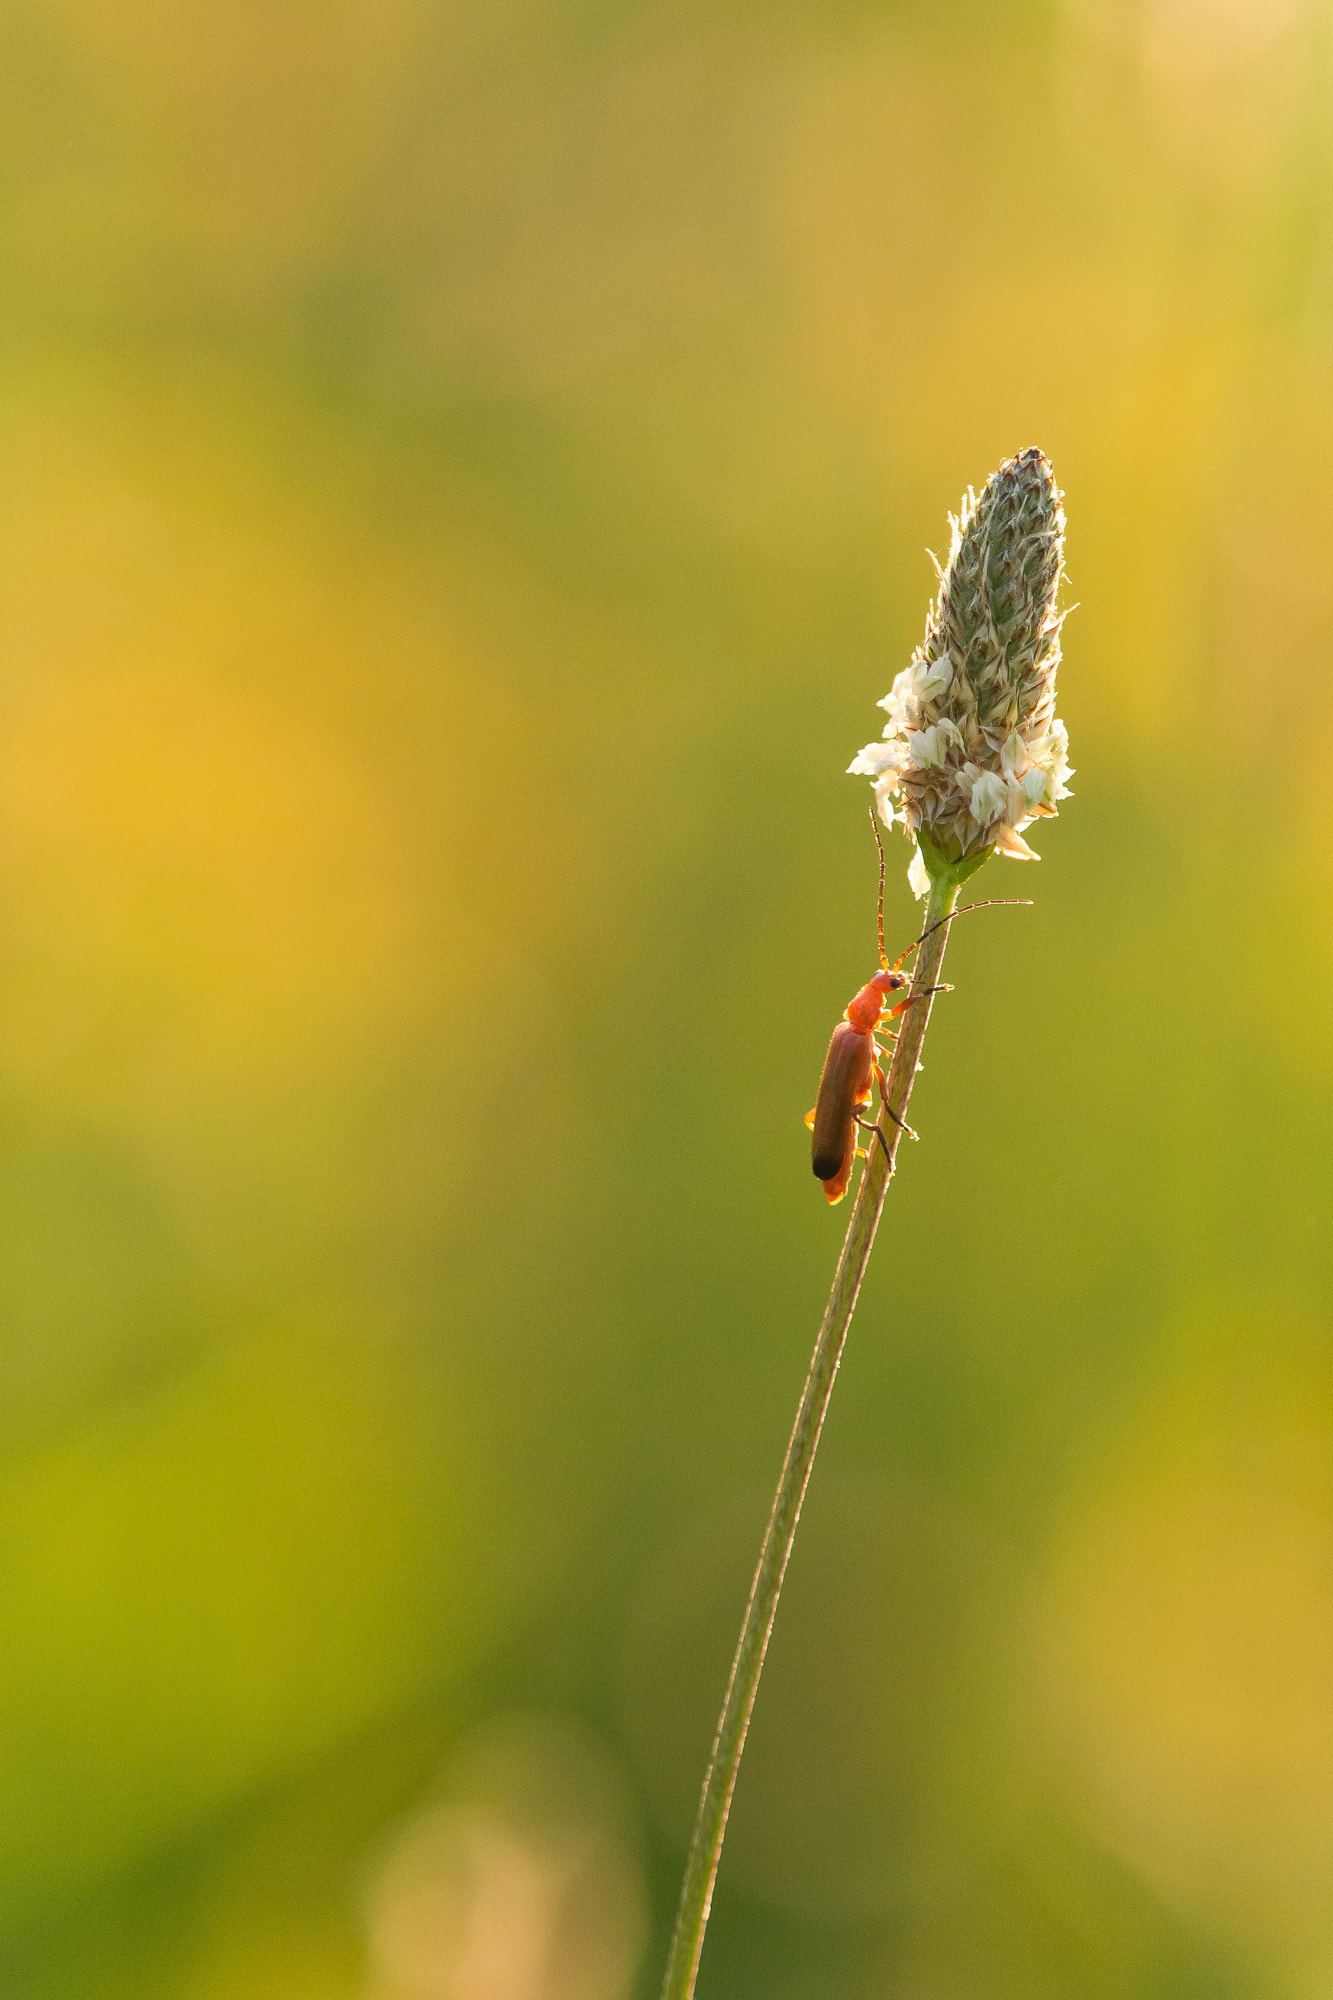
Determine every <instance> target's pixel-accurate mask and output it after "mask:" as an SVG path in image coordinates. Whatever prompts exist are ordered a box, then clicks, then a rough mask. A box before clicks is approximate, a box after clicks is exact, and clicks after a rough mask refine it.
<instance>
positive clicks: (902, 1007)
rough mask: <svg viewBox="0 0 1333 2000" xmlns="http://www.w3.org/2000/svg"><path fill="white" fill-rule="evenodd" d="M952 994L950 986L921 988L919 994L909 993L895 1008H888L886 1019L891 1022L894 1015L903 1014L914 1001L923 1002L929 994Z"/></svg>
mask: <svg viewBox="0 0 1333 2000" xmlns="http://www.w3.org/2000/svg"><path fill="white" fill-rule="evenodd" d="M952 992H953V988H952V986H949V985H943V986H923V987H922V989H921V991H920V992H919V993H909V994H908V996H907V998H906V999H905V1000H900V1001H899V1002H898V1005H897V1006H896V1007H890V1009H889V1013H888V1018H889V1020H893V1018H894V1016H895V1015H897V1014H905V1013H906V1012H907V1010H908V1008H909V1007H910V1006H911V1004H912V1002H913V1001H914V1000H924V999H925V998H926V996H927V995H928V994H930V993H952Z"/></svg>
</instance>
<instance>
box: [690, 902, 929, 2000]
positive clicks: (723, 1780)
mask: <svg viewBox="0 0 1333 2000" xmlns="http://www.w3.org/2000/svg"><path fill="white" fill-rule="evenodd" d="M957 900H958V886H957V883H956V882H950V881H947V880H946V879H939V880H936V881H934V882H933V883H932V885H931V891H930V900H929V903H928V905H927V909H926V915H925V919H924V922H923V925H922V928H923V930H927V931H929V930H930V926H931V925H932V924H938V925H939V929H938V930H934V931H930V934H929V936H927V937H926V938H925V940H924V942H923V943H922V945H921V948H920V950H919V952H918V953H917V960H916V968H915V971H914V972H913V975H912V989H911V990H912V992H913V993H914V994H917V993H920V994H923V995H924V997H923V998H921V999H919V1000H917V1001H915V1002H914V1004H913V1005H912V1006H910V1007H908V1009H907V1010H906V1012H905V1013H904V1014H903V1015H902V1016H901V1017H900V1020H901V1027H900V1030H899V1034H898V1041H897V1046H896V1047H895V1049H894V1053H893V1060H892V1062H891V1064H890V1065H889V1073H888V1093H887V1095H888V1103H889V1106H890V1108H891V1109H892V1111H893V1112H895V1113H896V1115H897V1117H898V1118H900V1119H904V1118H905V1117H906V1113H907V1103H908V1099H909V1098H910V1097H911V1094H912V1085H913V1083H914V1081H915V1079H916V1071H917V1064H918V1062H919V1061H920V1058H921V1045H922V1043H923V1042H924V1040H925V1036H926V1027H927V1024H928V1022H929V1019H930V1009H931V1004H932V997H933V996H932V995H931V994H930V993H929V992H928V991H927V989H928V988H930V987H932V986H935V985H936V984H937V983H938V981H939V974H940V966H941V964H942V962H943V959H944V947H945V945H946V944H947V942H948V938H949V931H950V928H951V926H950V925H949V924H948V923H946V922H945V921H944V919H945V918H947V917H948V916H950V915H951V914H952V911H953V908H954V905H955V903H956V902H957ZM878 1129H879V1131H880V1132H882V1133H883V1135H884V1144H883V1145H881V1144H880V1142H879V1140H878V1139H873V1140H872V1141H871V1145H870V1156H869V1158H868V1160H867V1161H866V1166H865V1171H864V1173H863V1174H862V1176H861V1185H860V1188H859V1190H858V1192H857V1196H856V1201H855V1204H854V1206H853V1208H852V1214H851V1220H850V1221H849V1223H848V1225H847V1235H846V1238H845V1239H844V1242H843V1246H842V1254H841V1256H840V1257H839V1259H838V1268H837V1271H836V1272H835V1273H834V1278H833V1289H832V1291H831V1292H830V1293H829V1302H828V1305H827V1306H826V1308H825V1310H824V1318H823V1323H822V1324H821V1326H820V1329H819V1337H818V1339H817V1340H816V1341H815V1350H814V1353H813V1355H812V1356H811V1360H810V1368H809V1372H808V1374H807V1375H806V1378H805V1387H804V1389H803V1390H802V1391H801V1401H800V1407H799V1408H798V1410H797V1412H796V1422H795V1424H794V1425H793V1427H792V1434H791V1440H790V1442H789V1444H788V1446H787V1456H786V1459H785V1461H784V1462H783V1467H782V1477H781V1479H780V1480H779V1481H778V1490H777V1492H776V1494H775V1495H774V1498H773V1510H772V1512H771V1514H770V1515H769V1517H768V1527H767V1529H766V1530H765V1533H764V1542H763V1547H762V1549H761V1550H760V1553H759V1566H758V1568H757V1569H756V1570H755V1573H754V1582H753V1583H752V1584H751V1586H750V1601H749V1603H748V1604H747V1606H746V1608H745V1622H744V1624H743V1625H742V1627H741V1636H740V1641H739V1643H738V1645H737V1647H736V1656H735V1658H734V1660H733V1661H732V1665H731V1677H730V1679H729V1680H728V1682H727V1693H726V1699H725V1700H724V1702H723V1704H722V1714H721V1717H720V1719H719V1721H718V1725H717V1735H716V1737H715V1738H714V1741H713V1754H712V1756H711V1757H710V1759H709V1763H708V1774H707V1776H706V1777H705V1779H704V1787H703V1795H702V1797H701V1798H700V1801H699V1812H698V1816H697V1818H696V1820H695V1823H694V1834H693V1838H692V1839H691V1842H690V1854H689V1860H688V1862H687V1864H686V1868H685V1881H684V1885H683V1887H682V1889H681V1895H680V1907H679V1910H678V1911H677V1915H676V1928H675V1931H674V1933H673V1935H672V1939H671V1951H670V1955H669V1957H668V1959H667V1968H666V1978H665V1981H664V1983H663V1987H662V2000H692V1995H693V1993H694V1982H695V1979H696V1977H697V1975H698V1971H699V1957H700V1953H701V1952H702V1950H703V1942H704V1931H705V1929H706V1928H707V1925H708V1912H709V1908H710V1906H711V1904H712V1900H713V1884H714V1882H715V1881H716V1879H717V1866H718V1861H719V1859H720V1857H721V1854H722V1842H723V1839H724V1837H725V1835H726V1830H727V1814H728V1813H729V1811H730V1810H731V1797H732V1793H733V1792H734V1790H735V1788H736V1773H737V1771H738V1770H739V1768H740V1761H741V1752H742V1751H743V1750H744V1748H745V1733H746V1731H747V1729H748V1728H749V1726H750V1713H751V1710H752V1709H753V1708H754V1699H755V1695H756V1694H757V1692H758V1689H759V1676H760V1674H761V1673H762V1671H763V1666H764V1654H765V1651H766V1650H767V1647H768V1637H769V1633H770V1632H771V1631H772V1629H773V1618H774V1614H775V1613H776V1611H777V1608H778V1597H779V1594H780V1593H781V1590H782V1579H783V1577H784V1576H785V1574H786V1570H787V1559H788V1557H789V1556H790V1554H791V1549H792V1543H793V1541H794V1540H795V1537H796V1524H797V1522H798V1521H799V1519H800V1516H801V1504H802V1502H803V1501H804V1499H805V1489H806V1487H807V1485H808V1484H809V1481H810V1472H811V1468H812V1467H813V1465H814V1462H815V1452H816V1450H817V1448H818V1445H819V1433H820V1431H821V1429H822V1428H823V1423H824V1417H825V1413H826V1412H827V1410H828V1406H829V1398H830V1396H831V1395H832V1394H833V1381H834V1377H835V1376H836V1375H837V1372H838V1363H839V1361H840V1360H841V1359H842V1350H843V1343H844V1342H845V1340H846V1338H847V1329H848V1327H849V1326H850V1324H851V1318H852V1312H853V1310H854V1308H855V1306H856V1298H857V1293H858V1292H859V1291H860V1289H861V1280H862V1278H863V1277H864V1275H865V1268H866V1265H867V1263H868V1262H869V1260H870V1250H871V1246H872V1244H873V1243H874V1240H875V1231H876V1229H877V1228H878V1226H879V1217H880V1211H881V1209H882V1208H883V1206H884V1197H885V1195H886V1194H887V1193H888V1191H889V1181H890V1180H891V1178H892V1176H893V1168H894V1161H895V1159H896V1157H897V1152H898V1146H899V1142H900V1140H901V1138H902V1130H901V1127H900V1126H899V1125H897V1124H896V1123H895V1122H894V1120H893V1119H892V1118H890V1117H889V1115H888V1112H887V1111H886V1110H885V1108H884V1106H883V1105H881V1106H880V1111H879V1119H878Z"/></svg>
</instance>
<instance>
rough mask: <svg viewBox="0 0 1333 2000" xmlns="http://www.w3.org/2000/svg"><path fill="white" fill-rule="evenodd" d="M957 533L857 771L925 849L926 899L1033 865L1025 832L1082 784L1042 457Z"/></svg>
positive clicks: (962, 518)
mask: <svg viewBox="0 0 1333 2000" xmlns="http://www.w3.org/2000/svg"><path fill="white" fill-rule="evenodd" d="M949 525H950V528H951V530H952V541H951V546H950V549H949V560H948V563H947V565H946V566H945V569H944V571H943V572H942V574H941V576H940V589H939V595H938V597H937V598H936V600H935V602H934V604H933V605H932V606H931V608H930V612H929V615H928V616H927V619H926V630H925V636H924V638H923V639H922V641H921V644H920V645H919V646H918V647H917V650H916V652H915V654H914V655H913V657H912V660H911V663H910V665H908V666H907V667H905V668H904V669H903V671H902V672H901V673H900V674H899V675H898V678H897V679H896V680H895V681H894V683H893V686H892V688H891V689H890V690H889V693H888V694H887V695H885V697H884V699H883V701H881V702H880V704H879V706H880V707H881V708H882V709H883V710H884V711H885V714H886V716H887V721H886V723H885V726H884V734H883V738H882V739H881V741H880V742H878V743H868V744H867V745H866V747H865V749H864V750H862V751H861V752H860V753H859V755H858V756H857V757H856V758H855V759H854V760H853V762H852V763H851V764H850V765H849V766H848V769H849V771H851V772H852V773H854V774H855V775H857V776H860V777H868V778H870V779H872V780H873V781H874V786H875V800H876V803H877V805H878V807H879V811H880V816H881V817H882V818H883V819H884V820H885V822H886V823H888V824H892V823H893V822H894V821H895V820H896V821H898V822H899V823H900V824H901V825H902V826H903V827H904V828H905V829H906V831H907V833H908V834H909V836H910V837H911V838H913V839H914V840H915V841H916V842H917V852H916V855H915V856H914V857H913V861H912V866H911V868H910V870H909V873H908V880H909V881H910V883H911V885H912V887H913V889H914V890H915V891H916V893H917V895H919V896H921V895H924V894H925V893H926V890H927V888H928V886H929V880H930V874H931V872H939V870H941V869H944V868H951V869H952V868H959V867H960V866H964V864H966V865H965V866H964V872H965V873H967V874H970V873H971V872H972V869H973V868H975V867H979V866H980V865H981V863H982V862H983V861H984V860H986V859H987V858H988V857H989V856H990V855H991V854H1008V855H1010V856H1012V857H1013V858H1014V859H1015V860H1020V861H1035V860H1036V859H1037V856H1036V854H1035V853H1034V852H1033V850H1032V849H1031V848H1030V847H1029V846H1028V843H1027V842H1026V840H1024V838H1023V829H1024V828H1025V827H1026V826H1028V825H1030V824H1031V822H1032V821H1033V820H1034V819H1050V818H1054V817H1055V814H1056V808H1057V802H1058V801H1059V800H1061V799H1065V798H1068V797H1069V796H1070V792H1069V782H1068V781H1069V779H1070V778H1071V777H1072V775H1073V773H1072V771H1071V769H1070V764H1069V737H1068V733H1067V732H1066V730H1065V726H1064V724H1063V723H1062V722H1060V721H1059V720H1058V719H1057V717H1056V714H1055V675H1056V669H1057V667H1058V666H1059V663H1060V628H1061V626H1062V624H1063V623H1064V617H1065V614H1064V613H1061V612H1057V610H1056V598H1057V596H1058V594H1059V589H1060V580H1061V577H1062V575H1063V573H1064V537H1065V515H1064V507H1063V505H1062V504H1061V494H1060V489H1059V487H1058V486H1057V485H1056V483H1055V475H1054V474H1053V472H1052V471H1051V467H1050V463H1049V461H1048V460H1047V458H1046V457H1045V455H1044V454H1043V453H1042V452H1040V451H1038V450H1037V448H1036V446H1035V445H1034V446H1032V447H1030V448H1029V449H1028V450H1027V451H1023V452H1020V453H1019V454H1018V456H1017V457H1016V458H1011V459H1007V460H1006V461H1005V463H1004V464H1003V465H1002V466H1000V467H999V469H998V470H997V471H995V472H993V473H992V474H991V476H990V478H989V479H988V480H987V481H986V484H985V485H984V486H983V487H982V489H981V492H980V494H979V495H978V494H976V493H974V492H973V491H972V489H971V487H969V488H968V490H967V493H966V495H965V496H964V499H963V504H962V507H961V509H960V510H959V513H958V515H957V517H955V516H954V515H952V514H951V515H950V516H949ZM937 567H938V566H937ZM930 864H934V868H933V871H932V868H931V866H930Z"/></svg>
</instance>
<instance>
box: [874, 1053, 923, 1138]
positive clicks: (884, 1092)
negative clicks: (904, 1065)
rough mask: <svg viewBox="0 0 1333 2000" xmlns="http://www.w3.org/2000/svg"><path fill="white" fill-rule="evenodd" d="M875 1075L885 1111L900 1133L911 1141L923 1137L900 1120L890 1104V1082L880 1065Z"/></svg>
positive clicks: (877, 1066)
mask: <svg viewBox="0 0 1333 2000" xmlns="http://www.w3.org/2000/svg"><path fill="white" fill-rule="evenodd" d="M875 1075H876V1076H877V1077H878V1078H879V1100H880V1103H881V1104H882V1105H883V1106H884V1109H885V1110H886V1111H887V1112H888V1114H889V1116H890V1118H892V1120H893V1122H894V1124H895V1125H896V1126H897V1127H898V1130H899V1131H900V1132H906V1134H907V1136H908V1138H909V1139H919V1138H920V1137H921V1134H920V1133H919V1132H914V1131H913V1130H912V1128H911V1126H910V1125H909V1124H908V1122H907V1120H906V1119H905V1118H900V1117H899V1116H898V1114H897V1112H896V1111H895V1110H894V1108H893V1106H892V1105H891V1104H890V1103H889V1080H888V1078H887V1077H886V1076H885V1074H884V1072H883V1070H882V1069H881V1068H880V1066H879V1064H878V1063H876V1064H875ZM882 1136H883V1135H882V1134H881V1137H882ZM886 1150H887V1149H886Z"/></svg>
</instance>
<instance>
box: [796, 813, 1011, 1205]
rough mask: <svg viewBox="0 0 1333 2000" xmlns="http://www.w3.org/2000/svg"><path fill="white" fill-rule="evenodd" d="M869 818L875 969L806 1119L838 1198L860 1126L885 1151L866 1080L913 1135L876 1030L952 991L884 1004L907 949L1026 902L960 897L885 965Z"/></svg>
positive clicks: (851, 1005)
mask: <svg viewBox="0 0 1333 2000" xmlns="http://www.w3.org/2000/svg"><path fill="white" fill-rule="evenodd" d="M870 824H871V826H872V828H873V829H874V834H875V845H876V847H878V849H879V907H878V913H877V922H878V927H879V963H880V970H879V971H878V972H877V973H876V974H875V975H874V977H873V978H872V979H869V980H867V981H866V984H865V985H864V986H863V987H862V988H861V990H860V992H859V993H858V994H856V995H855V997H854V998H853V999H852V1000H850V1001H849V1002H848V1005H847V1011H846V1013H845V1014H844V1015H843V1017H842V1019H841V1021H839V1023H838V1025H837V1027H836V1028H835V1029H834V1030H833V1038H832V1040H831V1041H830V1043H829V1045H828V1054H827V1055H826V1056H825V1058H824V1069H823V1074H822V1075H821V1076H820V1079H819V1094H818V1096H817V1097H816V1099H815V1108H814V1110H813V1111H809V1112H807V1113H806V1118H805V1122H806V1124H807V1125H808V1126H809V1128H810V1130H811V1132H812V1134H813V1143H812V1145H811V1149H810V1151H811V1164H812V1166H813V1167H814V1170H815V1176H816V1178H817V1179H818V1180H821V1181H822V1182H823V1183H824V1193H825V1194H826V1195H827V1196H828V1199H829V1201H830V1203H832V1202H835V1201H841V1200H842V1198H843V1196H844V1195H845V1194H846V1192H847V1186H848V1183H849V1181H850V1180H851V1177H852V1167H853V1164H854V1162H855V1161H856V1160H857V1159H858V1158H859V1159H866V1158H868V1155H867V1154H866V1153H865V1151H864V1150H863V1149H862V1148H861V1147H860V1146H858V1145H857V1143H856V1134H857V1129H858V1127H859V1128H860V1129H861V1130H862V1131H868V1132H874V1133H876V1134H877V1135H878V1138H879V1142H880V1144H881V1145H882V1146H883V1148H884V1154H885V1158H886V1159H887V1158H889V1157H890V1156H889V1148H888V1141H887V1140H886V1139H885V1137H884V1134H883V1131H882V1130H881V1129H880V1127H879V1126H878V1125H876V1124H874V1123H873V1122H872V1121H871V1120H870V1119H868V1118H863V1117H862V1116H861V1111H862V1108H863V1106H865V1105H867V1104H869V1102H870V1090H871V1083H872V1080H874V1081H877V1082H878V1084H879V1092H880V1098H881V1101H882V1102H883V1105H884V1108H885V1110H886V1111H888V1114H889V1116H890V1118H892V1119H893V1122H894V1124H895V1125H900V1126H902V1129H903V1131H904V1132H906V1133H908V1135H909V1136H910V1137H911V1138H913V1139H915V1137H916V1133H915V1132H913V1131H912V1128H911V1126H910V1125H903V1121H902V1119H901V1118H899V1117H898V1116H897V1114H896V1112H894V1111H893V1110H892V1109H891V1107H890V1105H889V1101H888V1097H887V1095H886V1090H887V1080H886V1078H885V1075H884V1070H883V1068H882V1066H881V1063H880V1058H881V1056H885V1055H888V1054H890V1053H891V1051H890V1050H888V1049H885V1048H882V1047H881V1046H880V1044H879V1042H877V1041H876V1039H875V1033H876V1030H877V1029H878V1028H879V1026H880V1023H881V1021H883V1020H886V1019H887V1020H890V1021H891V1020H893V1019H894V1018H895V1016H896V1015H899V1014H902V1013H905V1012H906V1010H907V1008H909V1007H910V1006H911V1005H912V1002H913V1001H914V1000H924V999H925V998H926V996H927V994H930V993H949V992H952V990H953V989H952V987H949V986H928V987H926V988H925V989H924V991H922V992H920V993H913V994H909V995H908V997H907V999H906V1000H900V1001H899V1002H898V1004H897V1006H896V1007H889V1006H887V1002H888V996H889V995H890V994H891V993H899V992H901V991H902V989H903V987H904V986H906V985H907V984H908V983H909V981H910V979H911V974H910V973H907V972H904V971H903V969H902V963H903V959H905V958H906V957H907V955H908V953H909V952H912V951H915V950H916V948H917V946H918V945H920V944H924V942H925V940H926V939H927V938H928V937H929V936H930V934H931V932H932V931H936V930H938V929H939V928H940V924H947V923H951V922H952V920H953V918H954V917H961V916H965V915H966V913H967V911H968V910H987V909H990V908H992V907H993V906H994V904H995V903H997V902H1007V901H1010V900H1017V901H1019V902H1023V901H1025V900H1026V899H1024V898H1021V897H1020V898H1017V899H1010V898H992V899H991V901H990V902H985V903H965V904H964V905H963V908H962V909H961V910H954V911H953V912H951V914H950V915H949V916H947V917H941V918H940V920H939V923H934V924H931V925H929V926H928V927H927V929H925V930H924V931H922V933H921V935H920V937H918V938H913V940H912V942H911V944H909V945H908V947H907V950H906V951H904V952H902V953H901V955H900V956H899V957H898V958H897V959H896V960H895V961H894V963H893V964H892V965H890V964H889V955H888V953H887V951H886V950H885V949H884V843H883V841H882V840H881V839H880V837H879V827H878V825H877V824H876V822H875V814H874V809H873V808H872V809H871V813H870Z"/></svg>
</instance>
